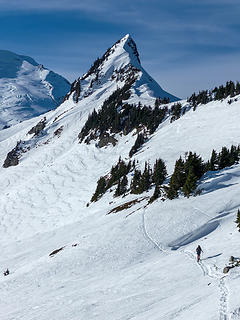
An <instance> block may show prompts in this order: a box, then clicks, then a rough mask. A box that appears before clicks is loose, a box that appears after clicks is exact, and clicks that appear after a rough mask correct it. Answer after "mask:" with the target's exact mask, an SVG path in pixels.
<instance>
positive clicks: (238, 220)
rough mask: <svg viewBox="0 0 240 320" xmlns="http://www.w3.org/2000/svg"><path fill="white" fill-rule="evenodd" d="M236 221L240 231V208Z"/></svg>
mask: <svg viewBox="0 0 240 320" xmlns="http://www.w3.org/2000/svg"><path fill="white" fill-rule="evenodd" d="M235 223H236V224H237V227H238V231H239V232H240V210H239V209H238V212H237V220H236V221H235Z"/></svg>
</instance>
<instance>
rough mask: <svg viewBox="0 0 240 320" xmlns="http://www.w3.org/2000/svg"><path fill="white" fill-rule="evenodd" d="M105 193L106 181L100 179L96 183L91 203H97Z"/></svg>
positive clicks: (102, 178)
mask: <svg viewBox="0 0 240 320" xmlns="http://www.w3.org/2000/svg"><path fill="white" fill-rule="evenodd" d="M105 191H106V181H105V178H104V177H101V178H100V179H99V180H98V182H97V188H96V191H95V193H94V194H93V196H92V198H91V201H92V202H93V201H97V200H98V199H99V197H100V196H102V195H103V194H104V192H105Z"/></svg>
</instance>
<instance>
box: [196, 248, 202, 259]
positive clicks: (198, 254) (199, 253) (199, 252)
mask: <svg viewBox="0 0 240 320" xmlns="http://www.w3.org/2000/svg"><path fill="white" fill-rule="evenodd" d="M196 252H197V262H199V261H200V255H201V253H202V252H203V251H202V248H201V247H200V246H199V245H198V247H197V249H196Z"/></svg>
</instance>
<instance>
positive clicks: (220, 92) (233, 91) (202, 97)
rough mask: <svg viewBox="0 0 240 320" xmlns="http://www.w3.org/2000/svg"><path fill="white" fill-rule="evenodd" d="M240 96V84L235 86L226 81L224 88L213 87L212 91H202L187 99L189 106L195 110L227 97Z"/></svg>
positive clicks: (231, 82)
mask: <svg viewBox="0 0 240 320" xmlns="http://www.w3.org/2000/svg"><path fill="white" fill-rule="evenodd" d="M239 94H240V83H239V82H237V83H236V84H235V83H234V82H233V81H227V82H226V85H225V86H223V85H222V86H219V87H215V88H214V89H213V90H203V91H200V92H199V93H198V94H196V93H195V92H194V93H193V94H192V95H191V97H190V98H188V100H187V101H188V102H190V104H191V106H192V107H193V108H194V109H196V107H197V106H198V105H199V104H206V103H208V102H210V101H213V100H222V99H225V98H227V97H230V98H232V97H235V96H236V95H239Z"/></svg>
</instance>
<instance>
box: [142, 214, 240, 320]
mask: <svg viewBox="0 0 240 320" xmlns="http://www.w3.org/2000/svg"><path fill="white" fill-rule="evenodd" d="M195 209H197V210H199V211H200V212H202V211H201V210H200V209H198V208H195ZM202 213H203V212H202ZM205 216H207V217H209V218H210V216H209V215H207V214H205ZM142 228H143V234H144V237H145V238H146V239H148V240H149V241H150V242H151V243H152V244H153V245H154V247H156V248H157V249H158V250H160V251H161V252H164V253H170V251H169V250H167V249H165V248H164V246H163V245H162V244H159V243H157V242H156V241H155V240H154V239H153V238H152V237H151V236H150V234H149V232H148V231H147V228H146V223H145V209H143V210H142ZM180 252H181V253H182V254H185V255H186V256H187V257H188V258H190V259H191V260H192V261H196V257H195V255H194V254H193V252H192V251H190V250H181V251H180ZM196 263H197V265H198V266H199V268H200V269H201V270H202V273H203V276H204V277H205V276H207V277H209V278H211V279H214V280H216V279H217V280H218V281H219V283H218V287H219V292H220V298H219V320H230V319H235V318H232V316H230V317H229V315H228V299H229V290H228V287H227V285H226V282H225V277H226V276H221V275H220V274H218V273H217V270H218V269H219V268H218V267H217V266H214V267H215V271H214V269H213V267H211V266H210V265H208V264H206V263H204V262H203V261H202V260H200V261H199V262H197V261H196ZM234 314H236V315H237V317H238V314H239V315H240V308H239V310H235V313H233V316H235V315H234ZM236 319H238V318H236Z"/></svg>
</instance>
